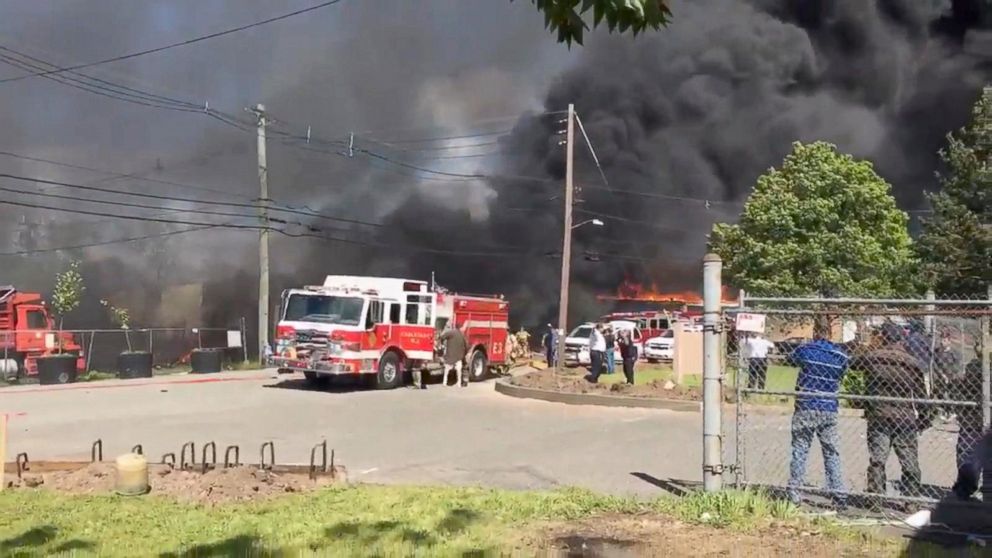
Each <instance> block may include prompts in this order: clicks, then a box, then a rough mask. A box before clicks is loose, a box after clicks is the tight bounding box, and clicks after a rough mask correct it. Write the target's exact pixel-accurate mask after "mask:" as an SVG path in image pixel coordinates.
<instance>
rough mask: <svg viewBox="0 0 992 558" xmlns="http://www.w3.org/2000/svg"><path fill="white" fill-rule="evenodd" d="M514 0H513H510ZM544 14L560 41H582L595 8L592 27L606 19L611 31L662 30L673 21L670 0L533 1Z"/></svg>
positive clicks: (549, 26)
mask: <svg viewBox="0 0 992 558" xmlns="http://www.w3.org/2000/svg"><path fill="white" fill-rule="evenodd" d="M510 1H511V2H512V1H513V0H510ZM531 1H532V2H533V3H534V5H536V6H537V9H538V10H539V11H541V12H543V13H544V26H545V27H546V28H547V29H549V30H550V31H554V32H557V33H558V42H559V43H565V44H567V45H569V46H571V45H572V42H573V41H574V42H576V43H578V44H580V45H581V44H582V38H583V34H584V32H585V31H586V30H587V29H589V25H588V24H587V23H586V21H585V20H584V19H583V16H585V15H587V14H588V13H589V12H590V11H592V22H593V23H592V27H598V26H599V25H601V24H602V23H603V22H604V21H605V22H606V25H607V27H608V28H609V30H610V32H611V33H612V32H614V31H618V32H620V33H624V32H626V31H631V32H632V33H633V34H634V35H635V36H636V35H637V34H638V33H640V32H642V31H645V30H647V29H653V30H658V29H661V28H662V27H663V26H665V25H667V24H668V22H669V21H671V17H672V12H671V10H670V9H669V1H668V0H531Z"/></svg>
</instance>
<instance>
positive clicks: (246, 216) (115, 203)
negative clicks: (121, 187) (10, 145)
mask: <svg viewBox="0 0 992 558" xmlns="http://www.w3.org/2000/svg"><path fill="white" fill-rule="evenodd" d="M0 192H9V193H12V194H23V195H28V196H41V197H45V198H52V199H59V200H69V201H73V202H82V203H95V204H102V205H111V206H115V207H130V208H137V209H153V210H166V211H167V212H170V213H172V212H175V213H193V214H197V215H214V216H218V217H237V218H242V219H258V215H256V214H252V213H229V212H225V211H212V210H207V209H194V208H168V207H162V206H158V205H145V204H138V203H128V202H122V201H114V200H94V199H89V198H79V197H77V196H63V195H59V194H52V193H49V192H32V191H30V190H19V189H17V188H8V187H5V186H0ZM265 220H266V222H269V223H278V224H281V225H299V226H301V227H308V228H314V227H312V226H311V225H309V224H307V223H301V222H299V221H287V220H285V219H278V218H275V217H268V218H266V219H265ZM339 230H342V229H339Z"/></svg>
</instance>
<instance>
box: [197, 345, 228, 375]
mask: <svg viewBox="0 0 992 558" xmlns="http://www.w3.org/2000/svg"><path fill="white" fill-rule="evenodd" d="M189 363H190V367H191V368H192V369H193V370H192V371H193V373H194V374H213V373H214V372H220V371H221V368H222V367H223V365H224V351H223V350H221V349H194V350H193V354H192V355H190V358H189Z"/></svg>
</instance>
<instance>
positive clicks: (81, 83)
mask: <svg viewBox="0 0 992 558" xmlns="http://www.w3.org/2000/svg"><path fill="white" fill-rule="evenodd" d="M0 51H7V52H11V53H14V54H16V55H18V56H21V57H23V58H29V59H32V58H33V57H30V56H28V55H26V54H23V53H20V52H17V51H14V50H12V49H10V48H7V47H3V46H0ZM36 60H38V61H39V62H40V63H33V62H25V61H23V60H19V59H17V58H14V57H11V56H7V55H5V54H0V61H2V62H4V63H6V64H8V65H10V66H13V67H15V68H19V69H22V70H28V71H31V70H43V71H47V70H61V69H62V68H60V67H59V66H56V65H55V64H52V63H50V62H45V61H43V60H40V59H36ZM42 64H44V65H42ZM68 73H69V74H71V75H73V76H79V77H70V76H65V75H57V76H53V75H45V76H42V77H44V78H45V79H48V80H51V81H54V82H56V83H61V84H63V85H67V86H69V87H74V88H76V89H80V90H83V91H87V92H89V93H94V94H97V95H102V96H105V97H110V98H113V99H117V100H120V101H126V102H130V103H134V104H138V105H144V106H149V107H154V108H161V109H167V110H176V111H180V112H201V111H203V110H204V107H202V106H197V105H194V104H192V103H187V102H185V101H182V100H175V99H169V98H166V97H162V96H159V95H156V94H154V93H148V92H145V91H141V90H138V89H133V88H130V87H127V86H122V85H119V84H115V83H112V82H109V81H106V80H101V79H99V78H94V77H91V76H87V75H85V74H81V73H78V72H68Z"/></svg>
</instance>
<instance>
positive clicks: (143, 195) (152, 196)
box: [0, 173, 382, 227]
mask: <svg viewBox="0 0 992 558" xmlns="http://www.w3.org/2000/svg"><path fill="white" fill-rule="evenodd" d="M0 178H9V179H11V180H20V181H23V182H35V183H38V184H49V185H52V186H60V187H64V188H74V189H78V190H87V191H94V192H103V193H109V194H118V195H122V196H134V197H140V198H149V199H157V200H164V201H171V202H183V203H193V204H213V205H220V206H228V207H247V208H252V209H256V210H257V209H258V208H259V205H258V204H256V203H238V202H226V201H214V200H202V199H195V198H181V197H175V196H163V195H159V194H148V193H144V192H128V191H126V190H116V189H113V188H101V187H97V186H86V185H82V184H72V183H69V182H59V181H56V180H46V179H42V178H32V177H27V176H19V175H15V174H7V173H0ZM162 209H164V208H162ZM269 209H270V210H271V211H280V212H283V213H290V214H294V215H302V216H308V217H316V218H320V219H326V220H329V221H340V222H342V223H351V224H354V225H365V226H371V227H380V226H382V224H381V223H371V222H368V221H360V220H357V219H349V218H345V217H332V216H329V215H325V214H323V213H316V212H307V211H299V210H294V209H288V208H282V207H276V206H271V205H270V206H269ZM256 217H257V216H256Z"/></svg>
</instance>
